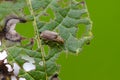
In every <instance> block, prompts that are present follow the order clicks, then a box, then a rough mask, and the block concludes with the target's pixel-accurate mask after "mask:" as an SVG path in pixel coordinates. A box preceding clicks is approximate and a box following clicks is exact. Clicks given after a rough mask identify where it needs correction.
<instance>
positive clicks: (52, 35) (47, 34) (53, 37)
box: [40, 30, 64, 44]
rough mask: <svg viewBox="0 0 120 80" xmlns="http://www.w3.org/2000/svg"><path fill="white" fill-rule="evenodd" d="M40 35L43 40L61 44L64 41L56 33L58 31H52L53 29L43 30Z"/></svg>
mask: <svg viewBox="0 0 120 80" xmlns="http://www.w3.org/2000/svg"><path fill="white" fill-rule="evenodd" d="M40 37H41V38H42V39H43V40H47V41H55V42H58V43H62V44H63V43H64V40H63V39H62V38H61V37H60V36H59V35H58V33H56V32H53V31H49V30H45V31H43V32H41V34H40Z"/></svg>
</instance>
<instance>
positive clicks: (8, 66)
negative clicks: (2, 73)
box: [5, 64, 13, 72]
mask: <svg viewBox="0 0 120 80" xmlns="http://www.w3.org/2000/svg"><path fill="white" fill-rule="evenodd" d="M5 66H6V67H7V68H8V72H12V71H13V68H12V66H11V65H10V64H6V65H5Z"/></svg>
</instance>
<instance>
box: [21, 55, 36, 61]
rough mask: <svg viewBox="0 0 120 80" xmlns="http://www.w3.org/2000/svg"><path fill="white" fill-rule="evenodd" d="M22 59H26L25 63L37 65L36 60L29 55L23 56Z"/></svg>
mask: <svg viewBox="0 0 120 80" xmlns="http://www.w3.org/2000/svg"><path fill="white" fill-rule="evenodd" d="M22 59H24V60H25V61H27V62H30V63H35V61H34V58H32V57H29V56H28V55H24V56H22Z"/></svg>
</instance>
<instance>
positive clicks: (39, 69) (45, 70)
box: [7, 46, 59, 80]
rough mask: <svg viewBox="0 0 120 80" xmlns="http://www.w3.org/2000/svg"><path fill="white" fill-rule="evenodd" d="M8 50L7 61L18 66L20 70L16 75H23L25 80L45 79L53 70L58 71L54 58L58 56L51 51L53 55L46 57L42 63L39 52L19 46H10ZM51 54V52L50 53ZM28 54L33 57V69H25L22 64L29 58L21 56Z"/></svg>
mask: <svg viewBox="0 0 120 80" xmlns="http://www.w3.org/2000/svg"><path fill="white" fill-rule="evenodd" d="M7 50H8V57H7V60H8V62H9V63H10V64H11V65H13V63H16V64H18V65H19V66H20V72H19V76H18V77H24V78H26V80H40V79H42V80H46V75H47V77H50V76H51V75H53V74H54V73H55V72H57V71H59V66H58V65H57V64H56V63H55V60H56V59H57V58H58V56H59V54H57V53H56V52H54V50H52V51H53V56H51V57H49V58H48V57H46V60H45V62H46V63H45V65H44V64H43V62H44V61H43V60H42V55H41V53H40V52H37V51H34V50H29V49H25V48H21V47H15V46H14V47H10V48H8V49H7ZM50 55H51V53H50ZM25 56H28V57H30V58H33V59H34V61H35V62H33V65H35V70H31V71H25V70H24V68H23V65H24V64H25V63H26V62H29V60H26V59H27V57H26V59H24V58H23V57H25Z"/></svg>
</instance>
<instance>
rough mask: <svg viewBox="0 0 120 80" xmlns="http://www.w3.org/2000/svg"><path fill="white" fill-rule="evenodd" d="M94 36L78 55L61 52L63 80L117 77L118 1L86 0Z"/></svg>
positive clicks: (119, 60) (119, 69)
mask: <svg viewBox="0 0 120 80" xmlns="http://www.w3.org/2000/svg"><path fill="white" fill-rule="evenodd" d="M86 2H87V6H88V10H89V13H90V17H91V19H92V21H93V34H94V39H93V40H92V41H91V44H90V45H89V46H84V49H83V51H82V52H81V53H80V55H78V56H73V55H68V57H67V58H66V55H65V54H62V55H61V56H60V58H59V60H58V63H59V64H61V65H62V66H61V72H60V77H61V79H62V80H120V20H119V19H120V0H86Z"/></svg>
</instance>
